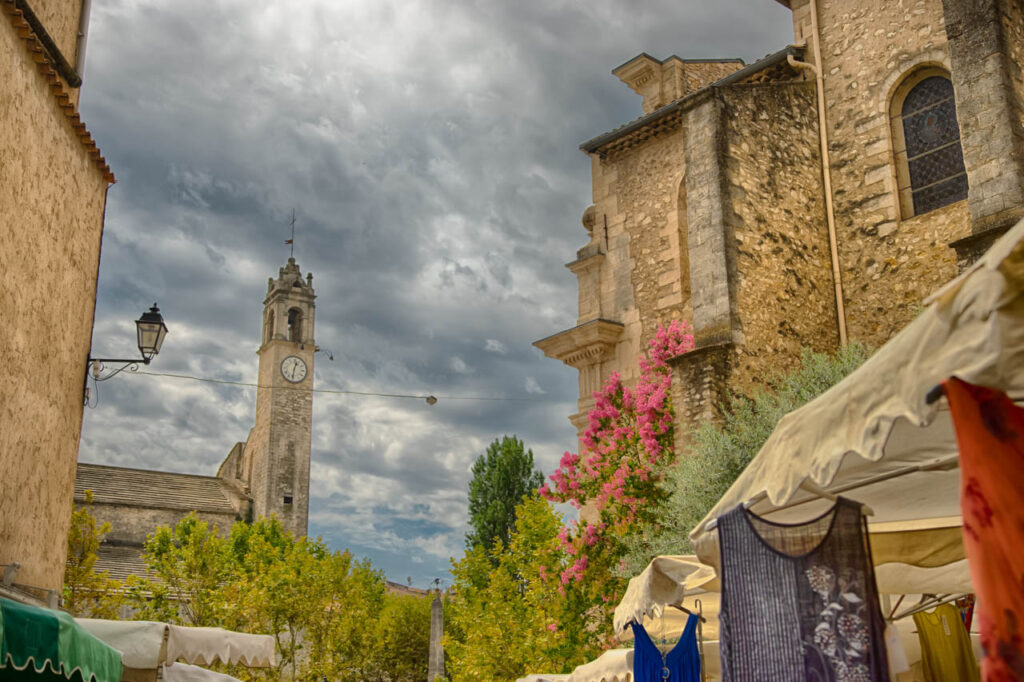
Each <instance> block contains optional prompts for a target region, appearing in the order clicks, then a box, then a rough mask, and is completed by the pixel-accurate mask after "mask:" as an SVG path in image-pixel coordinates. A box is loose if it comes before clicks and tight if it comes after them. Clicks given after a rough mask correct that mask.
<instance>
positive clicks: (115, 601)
mask: <svg viewBox="0 0 1024 682" xmlns="http://www.w3.org/2000/svg"><path fill="white" fill-rule="evenodd" d="M92 499H93V495H92V491H91V490H86V491H85V504H84V505H82V506H80V507H78V508H77V509H75V510H74V511H73V512H72V513H71V528H70V530H69V531H68V560H67V565H66V566H65V568H64V608H66V609H67V610H68V611H69V612H70V613H71V614H72V615H75V616H82V617H85V616H87V617H90V618H117V614H118V611H119V610H120V608H121V606H122V604H124V601H125V599H124V596H123V594H122V592H121V590H120V587H121V585H120V583H118V582H117V581H116V580H112V579H111V578H110V576H109V575H108V574H107V572H106V571H96V559H97V554H96V553H97V551H98V550H99V547H100V543H101V542H103V538H105V537H106V536H107V533H109V532H110V524H109V523H102V524H101V523H98V522H97V521H96V517H94V516H93V515H92V513H91V512H90V511H89V506H90V505H92Z"/></svg>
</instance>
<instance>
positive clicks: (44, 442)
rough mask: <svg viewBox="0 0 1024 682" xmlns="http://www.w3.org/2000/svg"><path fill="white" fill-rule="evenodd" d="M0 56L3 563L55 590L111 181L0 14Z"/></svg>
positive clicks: (32, 581)
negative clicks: (9, 564) (19, 569)
mask: <svg viewBox="0 0 1024 682" xmlns="http://www.w3.org/2000/svg"><path fill="white" fill-rule="evenodd" d="M68 4H69V5H70V4H74V5H75V6H76V7H77V6H78V3H68ZM0 65H2V66H0V69H2V71H3V77H2V78H0V122H2V125H0V215H2V216H3V220H2V221H0V242H2V244H3V248H0V272H3V279H4V286H3V295H2V296H0V319H3V320H4V323H3V325H0V367H3V372H2V373H0V563H11V562H18V563H20V564H21V565H22V568H21V572H20V573H18V576H17V582H19V583H23V584H29V585H36V586H39V587H43V588H46V589H54V590H56V589H60V587H61V584H62V581H63V574H64V561H65V554H66V542H67V532H68V524H69V522H70V514H71V500H72V495H73V490H74V475H75V461H76V458H77V454H78V440H79V435H80V431H81V425H82V390H83V387H84V378H85V369H86V368H85V365H86V358H87V357H88V355H89V342H90V337H91V334H92V320H93V308H94V304H95V297H96V275H97V270H98V266H99V253H100V237H101V232H102V226H103V207H104V201H105V192H106V187H107V182H106V180H105V178H104V175H103V174H102V173H101V172H100V170H99V169H98V168H97V167H96V165H95V164H94V163H93V161H92V160H91V159H90V157H89V155H88V153H87V152H86V149H85V148H84V147H83V145H82V143H81V141H80V139H79V137H78V136H77V135H76V133H75V131H74V129H73V128H72V126H71V124H70V122H69V120H68V119H67V118H66V117H65V116H64V114H63V113H62V111H61V110H60V108H59V107H58V105H57V102H56V101H55V99H54V96H53V94H51V91H50V88H49V86H48V84H47V81H46V79H45V78H44V77H43V76H42V75H41V74H40V73H39V71H38V70H37V68H36V65H35V64H34V63H33V61H32V60H31V59H30V57H29V54H28V52H27V50H26V46H25V42H24V41H23V40H22V39H21V38H19V37H18V35H17V33H16V32H15V30H14V28H13V27H12V25H11V23H10V21H9V19H8V17H7V16H6V15H0Z"/></svg>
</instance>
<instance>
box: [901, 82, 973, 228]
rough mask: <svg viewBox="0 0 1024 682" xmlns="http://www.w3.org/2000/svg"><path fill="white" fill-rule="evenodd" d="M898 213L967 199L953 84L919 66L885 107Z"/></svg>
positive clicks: (922, 210) (917, 211) (919, 211)
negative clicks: (897, 189) (886, 107)
mask: <svg viewBox="0 0 1024 682" xmlns="http://www.w3.org/2000/svg"><path fill="white" fill-rule="evenodd" d="M890 117H891V120H892V129H893V141H894V151H895V161H896V178H897V185H898V188H899V197H900V213H901V214H902V216H903V217H904V218H909V217H911V216H915V215H920V214H922V213H927V212H928V211H933V210H935V209H937V208H940V207H942V206H945V205H947V204H952V203H954V202H956V201H960V200H962V199H966V198H967V172H966V170H965V169H964V154H963V149H962V148H961V146H960V126H959V125H958V124H957V120H956V101H955V100H954V97H953V83H952V82H951V81H950V80H949V75H948V74H947V73H946V72H945V71H944V70H942V69H939V68H936V67H929V68H926V69H921V70H920V71H917V72H916V73H914V74H912V75H911V77H910V78H908V79H906V80H905V81H904V82H903V84H902V85H901V86H900V87H899V89H897V91H896V95H895V96H894V97H893V101H892V106H891V108H890Z"/></svg>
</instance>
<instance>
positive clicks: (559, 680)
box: [516, 673, 569, 682]
mask: <svg viewBox="0 0 1024 682" xmlns="http://www.w3.org/2000/svg"><path fill="white" fill-rule="evenodd" d="M568 679H569V676H568V675H545V674H543V673H541V674H534V675H527V676H526V677H520V678H519V679H518V680H516V682H565V681H566V680H568Z"/></svg>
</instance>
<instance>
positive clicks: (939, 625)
mask: <svg viewBox="0 0 1024 682" xmlns="http://www.w3.org/2000/svg"><path fill="white" fill-rule="evenodd" d="M914 625H916V626H917V637H918V639H920V640H921V661H922V663H923V667H924V678H925V679H926V680H928V682H976V681H977V680H979V679H981V677H980V675H979V674H978V662H977V661H975V660H974V651H973V649H971V638H970V636H969V635H968V634H967V629H966V628H964V622H963V621H962V620H961V619H960V609H958V608H956V607H955V606H953V605H952V604H941V605H939V606H938V607H936V609H935V610H934V611H932V612H931V613H926V612H924V611H921V612H918V613H915V614H914Z"/></svg>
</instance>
